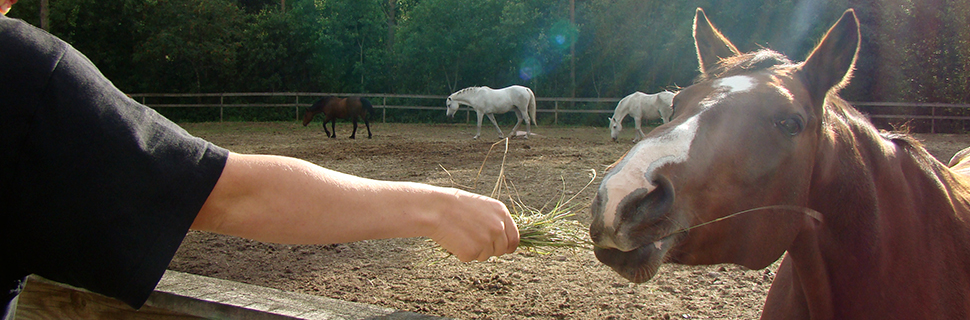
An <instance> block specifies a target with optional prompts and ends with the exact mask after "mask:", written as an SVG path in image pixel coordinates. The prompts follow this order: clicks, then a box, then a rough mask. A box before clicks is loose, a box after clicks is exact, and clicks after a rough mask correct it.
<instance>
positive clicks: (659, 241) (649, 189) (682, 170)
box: [590, 9, 859, 282]
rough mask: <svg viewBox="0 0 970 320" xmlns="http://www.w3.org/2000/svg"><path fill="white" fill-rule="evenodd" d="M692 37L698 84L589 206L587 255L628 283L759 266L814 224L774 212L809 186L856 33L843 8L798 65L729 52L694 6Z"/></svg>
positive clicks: (761, 54) (766, 53) (768, 55)
mask: <svg viewBox="0 0 970 320" xmlns="http://www.w3.org/2000/svg"><path fill="white" fill-rule="evenodd" d="M694 39H695V45H696V48H697V56H698V61H699V64H700V71H701V73H702V74H701V76H700V77H699V78H698V80H697V82H696V83H695V84H694V85H691V86H690V87H687V88H685V89H684V90H682V91H680V92H679V93H678V94H677V96H676V97H675V98H674V102H673V106H674V110H675V111H674V116H673V119H672V120H671V121H670V122H668V123H666V124H664V125H662V126H660V127H658V128H656V129H654V130H653V131H651V132H650V133H649V134H647V136H646V138H645V139H644V140H643V141H641V142H639V143H638V144H636V145H635V146H634V147H633V149H631V150H630V151H629V152H628V153H627V154H626V155H624V156H623V157H622V158H620V159H619V160H618V161H617V162H616V163H615V164H614V165H613V166H612V168H611V169H610V170H609V171H608V173H607V174H606V176H605V177H604V178H603V181H602V183H601V185H600V187H599V190H598V193H597V195H596V197H595V199H594V200H593V204H592V206H591V208H592V209H591V211H592V217H593V220H592V224H591V226H590V236H591V238H592V239H593V241H594V242H595V243H596V249H595V253H596V257H597V258H598V259H599V260H600V261H602V262H603V263H605V264H606V265H609V266H610V267H612V268H613V269H614V270H615V271H617V272H618V273H619V274H620V275H622V276H623V277H625V278H627V279H629V280H630V281H633V282H644V281H647V280H649V279H650V278H652V277H653V276H654V274H655V273H656V272H657V269H658V268H659V266H660V264H661V263H663V262H665V261H670V262H675V263H683V264H713V263H728V262H730V263H737V264H741V265H744V266H746V267H749V268H763V267H765V266H767V265H769V264H770V263H772V262H774V261H775V260H777V259H778V258H779V257H780V256H781V255H782V254H783V253H784V252H785V250H786V249H787V248H788V247H789V246H790V245H791V243H792V241H793V239H794V238H795V235H796V234H798V231H799V230H801V229H803V228H811V227H812V226H813V225H814V224H815V223H816V221H815V219H813V218H811V217H809V216H806V215H803V214H799V213H792V212H787V211H784V210H781V211H784V212H773V211H780V209H777V208H788V207H804V206H807V203H808V200H809V199H808V197H809V192H808V191H809V187H810V184H809V183H793V182H808V181H811V180H812V175H813V171H814V170H815V168H814V163H815V160H816V159H815V157H816V151H817V148H818V141H819V139H820V136H821V135H822V134H823V130H822V127H823V121H822V119H823V113H824V104H825V103H826V101H827V100H826V97H827V96H829V95H830V92H834V91H836V90H837V89H838V88H840V87H841V86H842V85H844V83H845V82H846V81H847V79H848V77H849V74H850V72H851V70H852V68H853V64H854V62H855V58H856V54H857V50H858V47H859V27H858V21H857V19H856V17H855V14H854V12H853V11H852V10H849V11H846V12H845V14H844V15H843V16H842V18H841V19H840V20H839V22H838V23H836V24H835V25H834V26H833V27H832V28H831V29H830V30H829V32H828V34H827V35H826V37H825V38H824V39H823V40H822V42H821V43H820V44H819V45H818V47H816V48H815V50H814V51H813V52H812V54H811V55H810V56H809V58H808V59H807V60H806V61H805V62H802V63H797V64H796V63H792V62H791V61H789V60H788V59H787V58H785V57H784V56H782V55H780V54H778V53H775V52H773V51H770V50H762V51H757V52H753V53H747V54H741V53H739V52H738V50H737V49H736V48H735V46H734V45H733V44H732V43H731V42H730V41H728V40H727V39H726V38H725V37H724V36H723V35H721V33H720V32H718V31H717V29H716V28H714V27H713V26H712V25H711V24H710V22H709V21H708V20H707V17H706V16H705V14H704V11H703V10H701V9H697V12H696V16H695V19H694ZM764 207H769V208H767V209H763V210H761V211H764V212H759V213H749V214H741V215H737V216H732V217H731V218H730V219H724V220H723V221H718V222H717V223H711V224H706V225H703V226H698V225H700V224H702V223H705V222H710V221H715V220H717V219H721V218H724V217H727V216H729V215H732V214H735V213H738V212H743V211H746V210H750V209H755V208H764ZM691 226H697V227H696V228H693V229H689V230H688V228H690V227H691Z"/></svg>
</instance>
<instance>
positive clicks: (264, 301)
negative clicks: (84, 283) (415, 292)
mask: <svg viewBox="0 0 970 320" xmlns="http://www.w3.org/2000/svg"><path fill="white" fill-rule="evenodd" d="M18 300H19V301H18V303H17V309H16V313H15V315H14V319H18V320H20V319H146V320H147V319H239V320H263V319H265V320H279V319H290V320H292V319H327V320H338V319H341V320H342V319H388V320H391V319H398V320H415V319H442V318H438V317H432V316H427V315H422V314H416V313H411V312H403V311H398V310H394V309H389V308H383V307H378V306H374V305H369V304H363V303H355V302H348V301H342V300H335V299H329V298H324V297H320V296H311V295H306V294H300V293H295V292H286V291H281V290H277V289H272V288H265V287H259V286H254V285H249V284H244V283H239V282H234V281H228V280H221V279H215V278H209V277H203V276H198V275H193V274H187V273H181V272H175V271H166V272H165V276H164V277H162V280H161V281H160V282H159V283H158V286H156V288H155V292H154V293H152V295H151V296H150V297H149V298H148V302H146V303H145V306H143V307H142V308H141V309H139V310H135V309H132V308H131V307H130V306H128V305H127V304H125V303H123V302H121V301H119V300H116V299H112V298H108V297H105V296H103V295H100V294H97V293H92V292H90V291H87V290H84V289H79V288H75V287H71V286H68V285H64V284H61V283H57V282H53V281H50V280H47V279H44V278H41V277H37V276H30V277H29V278H28V280H27V285H26V287H25V288H24V292H23V293H21V294H20V297H19V298H18Z"/></svg>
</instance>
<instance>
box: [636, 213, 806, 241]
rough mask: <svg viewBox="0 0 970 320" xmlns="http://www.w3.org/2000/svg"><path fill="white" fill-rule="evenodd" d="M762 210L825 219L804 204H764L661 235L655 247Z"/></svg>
mask: <svg viewBox="0 0 970 320" xmlns="http://www.w3.org/2000/svg"><path fill="white" fill-rule="evenodd" d="M760 210H786V211H789V212H790V211H795V212H797V213H802V214H804V215H806V216H809V217H810V218H812V219H815V221H818V222H819V223H822V221H823V220H822V213H821V212H818V211H815V210H812V209H809V208H806V207H802V206H792V205H773V206H764V207H757V208H751V209H748V210H742V211H738V212H735V213H732V214H729V215H726V216H723V217H720V218H717V219H714V220H711V221H707V222H702V223H698V224H695V225H693V226H690V227H686V228H683V229H679V230H675V231H673V232H671V233H669V234H667V235H666V236H663V237H661V238H660V240H657V241H654V242H653V245H654V247H656V248H657V249H658V250H659V249H660V247H661V246H662V245H663V239H666V238H667V237H669V236H672V235H675V234H678V233H682V232H687V231H690V230H692V229H694V228H698V227H702V226H706V225H709V224H712V223H715V222H720V221H724V220H727V219H730V218H734V217H737V216H739V215H741V214H745V213H749V212H754V211H760Z"/></svg>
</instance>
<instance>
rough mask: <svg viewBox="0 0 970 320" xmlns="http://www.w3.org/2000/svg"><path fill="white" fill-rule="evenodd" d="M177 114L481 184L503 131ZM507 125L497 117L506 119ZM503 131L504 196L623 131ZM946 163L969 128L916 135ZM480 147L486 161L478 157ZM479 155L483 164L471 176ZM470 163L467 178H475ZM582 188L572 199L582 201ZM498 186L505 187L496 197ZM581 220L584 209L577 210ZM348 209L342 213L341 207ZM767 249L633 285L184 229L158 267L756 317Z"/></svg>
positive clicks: (456, 312) (382, 174) (416, 249)
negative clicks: (759, 255)
mask: <svg viewBox="0 0 970 320" xmlns="http://www.w3.org/2000/svg"><path fill="white" fill-rule="evenodd" d="M184 127H185V128H186V129H187V130H189V131H190V132H192V133H193V134H196V135H198V136H201V137H203V138H206V139H208V140H210V141H212V142H214V143H216V144H218V145H220V146H223V147H226V148H228V149H230V150H232V151H235V152H244V153H263V154H280V155H286V156H292V157H297V158H301V159H304V160H307V161H310V162H313V163H316V164H318V165H321V166H324V167H327V168H331V169H334V170H337V171H341V172H346V173H351V174H355V175H360V176H364V177H368V178H376V179H387V180H403V181H416V182H424V183H429V184H434V185H440V186H452V187H459V188H463V189H466V190H470V191H473V192H477V193H482V194H489V193H490V192H491V190H492V188H493V186H494V185H495V181H496V178H497V176H498V173H499V169H500V167H501V161H502V153H503V149H504V145H499V146H496V147H495V148H494V149H493V150H492V151H491V153H489V148H490V147H491V146H492V143H493V142H495V141H498V139H497V133H496V132H495V131H494V128H492V127H487V126H484V127H483V128H482V129H483V133H482V139H479V140H472V139H471V138H472V136H473V135H474V133H475V127H474V125H465V124H439V125H427V124H422V125H417V124H373V125H372V126H371V129H372V131H373V132H374V138H373V139H365V138H366V129H364V128H363V126H361V128H360V130H363V131H364V134H363V135H362V134H361V132H358V133H357V137H358V139H356V140H350V139H348V138H347V137H348V136H349V134H350V130H351V128H350V124H349V123H338V125H337V135H338V137H337V139H328V138H326V136H325V135H324V133H323V130H322V129H321V128H320V126H319V123H316V125H311V126H310V127H302V126H300V125H299V124H297V123H295V122H293V123H202V124H185V125H184ZM509 129H510V128H509V127H507V126H506V127H504V128H503V130H506V131H508V130H509ZM533 132H534V133H535V134H536V136H534V137H533V138H532V139H529V140H524V139H513V140H512V141H511V142H510V143H509V151H508V153H507V158H506V160H505V161H506V162H505V173H506V177H507V179H508V180H509V181H510V182H512V183H513V184H514V185H515V187H516V189H517V194H516V196H517V197H518V198H520V199H521V201H522V202H523V203H525V204H527V205H530V206H534V207H541V206H543V205H544V204H546V203H549V202H550V201H555V200H556V199H560V197H561V196H562V195H563V194H565V195H566V196H568V197H572V196H573V195H575V194H576V193H578V192H580V190H581V188H582V187H583V186H584V185H586V183H587V182H588V181H589V180H590V177H591V175H590V170H591V169H593V170H595V171H596V172H597V173H598V174H600V175H599V176H598V177H597V178H596V180H595V181H594V184H593V186H596V185H598V182H599V180H600V179H601V178H602V175H601V173H602V171H603V169H604V168H605V167H606V166H607V165H609V164H611V163H612V162H613V161H615V160H616V159H617V158H619V157H620V156H621V155H622V154H623V153H625V152H626V151H627V150H628V149H629V148H630V147H631V146H632V145H633V144H632V143H631V142H630V139H632V137H633V132H632V130H630V129H627V130H625V131H624V132H623V134H622V135H621V142H619V143H613V142H612V141H610V139H609V130H608V129H607V128H593V127H555V126H541V127H538V128H533ZM916 136H917V138H919V139H920V140H922V141H923V143H924V144H925V145H926V147H927V149H928V150H929V151H930V152H931V153H932V154H933V155H934V156H936V157H937V158H938V159H940V160H941V161H943V162H944V163H945V162H946V161H948V160H949V158H950V156H952V155H953V154H954V153H955V152H956V151H958V150H959V149H960V148H962V147H964V146H968V145H970V135H943V134H937V135H916ZM486 156H487V161H486ZM479 169H481V175H480V176H478V172H479ZM476 177H477V178H476ZM593 189H594V188H590V189H587V190H586V191H583V192H581V193H579V195H578V196H577V197H576V199H575V200H573V201H577V203H582V204H587V203H589V202H590V201H591V198H592V195H593ZM507 199H508V198H507V196H503V200H506V203H508V201H507ZM577 211H578V212H576V214H577V219H578V220H579V221H581V222H583V223H584V224H587V225H588V222H589V212H588V210H586V209H583V210H577ZM347 214H353V212H348V213H347ZM776 268H777V263H776V264H774V265H772V266H770V267H769V268H766V269H763V270H747V269H745V268H743V267H740V266H735V265H715V266H681V265H669V264H668V265H664V266H663V267H662V268H661V270H660V273H659V274H658V276H657V277H655V278H654V279H653V280H651V281H649V282H647V283H643V284H639V285H634V284H631V283H629V282H628V281H626V280H625V279H623V278H621V277H619V276H618V275H617V274H615V273H613V272H612V270H610V268H608V267H606V266H605V265H603V264H600V263H599V262H598V261H597V260H596V258H595V257H594V256H593V254H592V252H591V251H585V250H580V251H576V250H560V251H555V252H552V253H548V254H537V253H532V252H528V251H524V250H519V252H517V253H514V254H509V255H505V256H502V257H497V258H492V259H491V260H489V261H486V262H473V263H461V262H459V261H457V259H455V258H453V257H450V258H449V257H445V258H444V259H442V255H441V254H440V253H437V252H435V251H434V250H433V247H432V246H431V245H430V244H429V243H427V242H426V241H425V240H424V239H393V240H374V241H362V242H356V243H347V244H337V245H326V246H310V245H282V244H267V243H260V242H255V241H249V240H243V239H239V238H233V237H227V236H221V235H215V234H210V233H204V232H194V231H193V232H190V233H189V234H188V236H187V237H186V239H185V241H184V242H183V244H182V246H181V248H180V249H179V252H178V253H177V255H176V257H175V259H174V260H173V261H172V263H171V265H170V269H173V270H177V271H182V272H188V273H193V274H199V275H205V276H211V277H216V278H221V279H227V280H233V281H239V282H244V283H250V284H255V285H260V286H266V287H272V288H277V289H281V290H286V291H293V292H302V293H307V294H313V295H321V296H326V297H330V298H336V299H342V300H348V301H356V302H363V303H370V304H375V305H380V306H384V307H389V308H395V309H400V310H407V311H413V312H418V313H423V314H429V315H436V316H443V317H450V318H459V319H523V318H530V319H533V318H534V319H756V318H758V317H759V316H760V310H761V306H762V304H763V303H764V299H765V294H766V293H767V291H768V288H769V286H770V285H771V281H772V279H773V278H774V270H775V269H776Z"/></svg>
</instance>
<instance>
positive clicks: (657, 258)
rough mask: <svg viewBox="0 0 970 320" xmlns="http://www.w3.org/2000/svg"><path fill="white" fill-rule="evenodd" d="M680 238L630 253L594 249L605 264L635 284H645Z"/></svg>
mask: <svg viewBox="0 0 970 320" xmlns="http://www.w3.org/2000/svg"><path fill="white" fill-rule="evenodd" d="M678 240H680V237H679V236H677V235H669V236H666V237H664V238H662V239H660V240H656V241H654V242H651V243H648V244H645V245H641V246H640V247H637V248H636V249H633V250H630V251H621V250H619V249H614V248H600V247H595V248H593V253H594V254H596V259H598V260H599V261H600V262H602V263H603V264H605V265H607V266H610V268H613V271H616V273H619V274H620V276H622V277H623V278H626V279H627V280H630V282H633V283H643V282H647V281H648V280H650V279H652V278H653V276H655V275H656V274H657V270H658V269H660V265H661V264H663V262H664V257H665V256H666V255H667V251H668V250H670V249H671V248H672V247H674V246H675V245H676V244H677V242H679V241H678Z"/></svg>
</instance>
